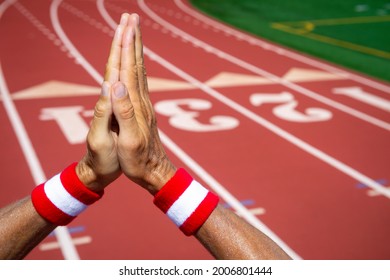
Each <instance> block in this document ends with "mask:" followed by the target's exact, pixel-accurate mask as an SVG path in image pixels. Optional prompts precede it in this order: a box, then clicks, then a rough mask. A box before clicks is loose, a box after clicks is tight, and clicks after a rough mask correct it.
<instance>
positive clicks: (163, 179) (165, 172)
mask: <svg viewBox="0 0 390 280" xmlns="http://www.w3.org/2000/svg"><path fill="white" fill-rule="evenodd" d="M176 171H177V169H176V167H175V166H174V165H173V164H172V163H170V162H168V163H167V164H165V165H162V166H161V167H160V168H159V169H156V170H155V171H154V172H152V173H151V174H150V175H149V176H150V177H151V178H150V180H149V181H151V182H153V183H152V184H150V185H149V186H147V187H146V189H147V190H148V191H149V192H150V193H151V194H152V195H153V196H154V195H155V194H156V193H158V192H159V191H160V190H161V189H162V188H163V187H164V185H165V184H166V183H167V182H168V181H169V180H171V178H172V177H173V176H174V175H175V173H176Z"/></svg>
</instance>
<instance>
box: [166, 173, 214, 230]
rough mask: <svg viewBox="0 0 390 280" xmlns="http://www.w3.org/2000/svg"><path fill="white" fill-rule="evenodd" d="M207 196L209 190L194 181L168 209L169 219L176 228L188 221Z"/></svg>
mask: <svg viewBox="0 0 390 280" xmlns="http://www.w3.org/2000/svg"><path fill="white" fill-rule="evenodd" d="M207 194H208V190H207V189H205V188H204V187H203V186H202V185H201V184H199V183H198V182H197V181H195V180H193V181H192V182H191V184H190V186H189V187H188V188H187V189H186V190H185V191H184V192H183V193H182V195H181V196H180V197H179V198H178V199H177V200H176V201H175V203H173V204H172V206H171V207H170V208H169V209H168V211H167V215H168V217H169V218H170V219H171V220H172V221H173V222H174V223H175V224H176V226H178V227H180V226H181V225H182V224H183V223H184V222H185V221H186V220H187V219H188V217H190V216H191V214H192V213H194V211H195V210H196V209H197V208H198V206H199V205H200V204H201V203H202V201H203V200H204V199H205V197H206V196H207Z"/></svg>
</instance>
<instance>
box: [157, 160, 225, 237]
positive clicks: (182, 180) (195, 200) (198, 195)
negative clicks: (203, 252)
mask: <svg viewBox="0 0 390 280" xmlns="http://www.w3.org/2000/svg"><path fill="white" fill-rule="evenodd" d="M153 202H154V204H155V205H156V206H157V207H158V208H160V209H161V210H162V211H163V212H164V213H165V214H167V215H168V217H169V218H170V219H171V220H172V221H173V222H174V223H175V224H176V226H178V227H179V228H180V230H181V231H182V232H183V233H184V234H185V235H187V236H190V235H192V234H194V233H195V232H196V231H197V230H198V229H199V228H200V227H201V226H202V225H203V223H204V222H205V221H206V220H207V218H208V217H209V216H210V214H211V213H212V212H213V210H214V209H215V207H217V205H218V202H219V197H218V196H216V195H215V194H213V193H212V192H210V191H208V190H207V189H205V188H204V187H203V186H202V185H201V184H199V183H198V182H197V181H195V180H194V179H193V178H192V177H191V175H190V174H188V173H187V171H185V170H184V169H182V168H180V169H179V170H177V171H176V173H175V175H174V176H173V177H172V178H171V179H170V180H169V181H168V182H167V183H166V184H165V185H164V186H163V188H162V189H161V190H160V191H159V192H157V194H156V195H155V196H154V201H153Z"/></svg>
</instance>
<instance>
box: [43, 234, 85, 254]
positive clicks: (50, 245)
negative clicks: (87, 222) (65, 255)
mask: <svg viewBox="0 0 390 280" xmlns="http://www.w3.org/2000/svg"><path fill="white" fill-rule="evenodd" d="M91 242H92V237H91V236H88V235H87V236H82V237H76V238H72V243H73V245H75V246H77V245H84V244H89V243H91ZM55 249H60V244H59V243H58V242H57V241H53V242H47V243H43V244H42V245H40V246H39V250H41V251H49V250H55Z"/></svg>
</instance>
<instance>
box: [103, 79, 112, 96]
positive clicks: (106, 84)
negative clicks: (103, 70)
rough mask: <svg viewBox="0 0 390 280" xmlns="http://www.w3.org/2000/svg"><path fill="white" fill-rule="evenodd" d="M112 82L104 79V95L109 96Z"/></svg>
mask: <svg viewBox="0 0 390 280" xmlns="http://www.w3.org/2000/svg"><path fill="white" fill-rule="evenodd" d="M110 86H111V85H110V83H109V82H107V81H104V82H103V84H102V95H103V96H108V93H109V92H110Z"/></svg>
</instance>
